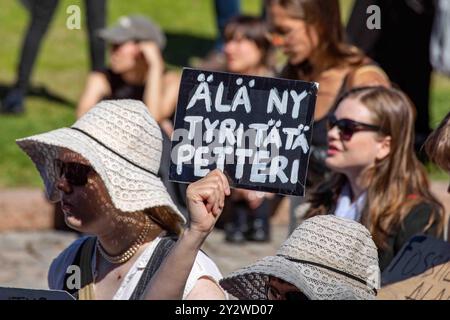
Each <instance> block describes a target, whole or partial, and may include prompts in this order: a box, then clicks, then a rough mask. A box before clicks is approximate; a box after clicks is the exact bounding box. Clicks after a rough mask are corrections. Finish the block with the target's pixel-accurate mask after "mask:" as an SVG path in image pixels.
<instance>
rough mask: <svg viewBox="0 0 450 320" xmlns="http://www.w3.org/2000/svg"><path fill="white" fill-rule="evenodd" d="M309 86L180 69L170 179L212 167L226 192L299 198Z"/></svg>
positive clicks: (310, 106) (186, 178)
mask: <svg viewBox="0 0 450 320" xmlns="http://www.w3.org/2000/svg"><path fill="white" fill-rule="evenodd" d="M317 90H318V85H317V84H316V83H310V82H303V81H295V80H283V79H275V78H264V77H256V76H243V75H237V74H231V73H222V72H209V71H201V70H194V69H184V70H183V75H182V79H181V86H180V92H179V97H178V106H177V113H176V121H175V131H174V134H173V135H172V153H171V160H172V162H171V165H170V174H169V175H170V179H171V180H172V181H176V182H193V181H196V180H198V179H199V178H201V177H204V176H205V175H206V174H208V172H210V171H211V170H214V169H215V168H219V169H220V170H222V171H223V172H224V173H225V174H226V175H227V177H229V178H230V179H231V185H232V186H233V187H238V188H245V189H249V190H258V191H267V192H274V193H281V194H289V195H298V196H302V195H304V191H305V181H306V171H307V166H308V159H309V151H310V142H311V137H312V123H313V115H314V108H315V102H316V95H317Z"/></svg>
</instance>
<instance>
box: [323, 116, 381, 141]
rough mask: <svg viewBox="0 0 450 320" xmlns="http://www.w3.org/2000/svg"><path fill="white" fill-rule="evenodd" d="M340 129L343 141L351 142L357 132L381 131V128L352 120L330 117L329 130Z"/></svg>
mask: <svg viewBox="0 0 450 320" xmlns="http://www.w3.org/2000/svg"><path fill="white" fill-rule="evenodd" d="M335 126H336V127H338V129H339V134H340V136H341V139H342V140H344V141H349V140H350V139H351V138H352V137H353V135H354V134H355V133H356V132H360V131H380V130H381V128H380V127H379V126H375V125H371V124H367V123H362V122H358V121H353V120H350V119H339V120H337V119H336V116H335V115H334V114H333V115H330V116H329V117H328V130H331V129H333V128H334V127H335Z"/></svg>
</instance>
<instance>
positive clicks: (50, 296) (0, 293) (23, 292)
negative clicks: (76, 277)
mask: <svg viewBox="0 0 450 320" xmlns="http://www.w3.org/2000/svg"><path fill="white" fill-rule="evenodd" d="M0 300H75V298H74V297H73V296H72V295H70V294H69V293H68V292H67V291H62V290H40V289H23V288H4V287H0Z"/></svg>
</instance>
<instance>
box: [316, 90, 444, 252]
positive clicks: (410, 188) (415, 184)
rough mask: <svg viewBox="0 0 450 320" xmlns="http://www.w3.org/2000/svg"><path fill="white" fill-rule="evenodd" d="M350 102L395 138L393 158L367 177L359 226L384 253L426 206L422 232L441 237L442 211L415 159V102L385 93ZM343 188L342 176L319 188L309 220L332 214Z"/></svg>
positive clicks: (362, 93)
mask: <svg viewBox="0 0 450 320" xmlns="http://www.w3.org/2000/svg"><path fill="white" fill-rule="evenodd" d="M347 98H351V99H356V100H358V101H359V102H361V104H363V105H364V106H365V107H366V108H367V109H368V110H369V111H370V113H371V114H372V116H373V119H372V120H373V123H374V124H376V125H377V126H379V127H380V128H381V129H380V133H379V134H380V135H385V136H390V137H391V150H390V153H389V155H388V156H387V157H385V158H384V159H382V160H377V161H376V162H375V164H374V166H373V167H372V168H370V169H369V170H368V171H367V172H366V173H365V176H364V177H365V179H367V182H368V185H369V187H368V189H367V201H366V206H365V209H364V210H363V215H362V221H361V222H362V223H363V224H364V225H366V226H367V227H368V229H369V230H370V231H371V233H372V237H373V239H374V241H375V243H376V244H377V246H378V247H379V248H386V246H387V238H388V237H389V236H390V235H391V234H392V233H394V232H396V230H398V228H399V227H400V225H401V223H402V222H403V221H404V219H405V218H406V217H407V215H408V214H409V213H410V212H411V210H412V208H413V207H415V206H416V205H418V204H419V203H423V202H425V203H428V204H430V205H431V207H432V208H433V209H432V213H431V214H430V219H429V221H428V225H427V226H426V227H425V230H423V231H426V230H427V229H428V228H430V227H431V226H432V225H433V224H434V223H436V222H437V223H438V230H439V231H438V232H439V234H441V233H442V232H443V215H444V208H443V206H442V204H441V203H439V201H438V200H437V199H436V198H435V197H434V196H433V195H432V194H431V192H430V190H429V182H428V178H427V175H426V171H425V168H424V167H423V165H422V164H421V163H420V161H419V160H418V159H417V157H416V155H415V153H414V120H415V108H414V107H413V105H412V103H411V101H410V100H409V99H408V97H407V96H406V95H405V94H404V93H402V92H401V91H399V90H396V89H390V88H385V87H365V88H356V89H353V90H351V91H349V92H348V93H346V94H345V95H344V96H343V97H341V99H339V103H340V102H342V101H343V100H344V99H347ZM345 183H347V178H346V177H345V176H344V175H342V174H335V175H334V176H333V177H332V178H331V180H330V181H328V182H326V183H325V184H323V185H321V186H319V187H318V189H317V190H316V192H314V193H313V194H312V196H311V209H310V210H309V212H308V213H307V216H308V217H309V216H313V215H317V214H327V213H329V211H330V210H331V208H332V207H333V206H335V205H336V201H337V198H338V196H339V193H340V192H341V190H342V187H343V185H344V184H345Z"/></svg>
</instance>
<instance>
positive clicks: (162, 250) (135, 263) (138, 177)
mask: <svg viewBox="0 0 450 320" xmlns="http://www.w3.org/2000/svg"><path fill="white" fill-rule="evenodd" d="M161 141H162V137H161V131H160V129H159V127H158V125H157V123H156V121H155V120H154V119H153V118H152V117H151V115H150V113H149V112H148V109H147V108H146V106H145V105H144V104H143V103H142V102H139V101H135V100H120V101H114V100H110V101H103V102H100V103H99V104H98V105H96V106H95V107H94V108H92V109H91V110H90V111H89V112H88V113H86V114H85V115H84V116H83V117H82V118H80V119H79V120H78V121H77V122H75V124H73V125H72V126H71V127H70V128H62V129H57V130H54V131H50V132H47V133H44V134H39V135H35V136H31V137H28V138H24V139H20V140H18V141H17V143H18V145H19V146H20V147H21V148H22V149H23V150H24V151H25V152H26V153H27V154H28V155H29V157H30V158H31V159H32V160H33V162H34V163H35V165H36V167H37V169H38V170H39V173H40V174H41V177H42V179H43V181H44V184H45V187H46V192H47V195H48V197H49V199H50V200H53V201H61V203H62V209H63V212H64V214H65V221H66V223H67V224H68V226H69V227H71V228H72V229H75V230H77V231H80V232H83V233H86V234H92V235H93V236H86V237H82V238H80V239H78V240H76V241H75V242H74V243H72V244H71V245H70V246H69V247H68V248H66V249H65V250H64V251H63V252H62V253H61V254H60V255H59V256H58V257H57V258H56V259H55V260H54V261H53V263H52V265H51V267H50V270H49V274H48V280H49V287H50V288H51V289H60V290H61V289H64V290H67V291H69V292H70V293H72V294H74V295H75V296H78V298H79V299H140V298H141V297H142V294H143V292H144V290H145V289H146V287H147V284H148V282H149V281H150V279H151V277H152V275H153V274H154V273H155V271H156V270H157V268H158V267H159V264H160V263H161V261H162V260H163V258H164V257H165V256H166V254H167V253H168V252H169V250H170V248H171V247H172V246H173V245H174V243H175V241H174V240H173V238H171V236H173V235H181V237H182V238H183V239H184V240H185V241H187V242H188V243H192V242H191V241H190V240H189V239H191V238H192V235H195V234H196V228H197V227H198V225H200V226H201V223H200V224H195V223H194V224H193V225H191V226H190V227H189V228H187V229H186V230H185V231H184V232H183V229H182V225H183V224H184V222H185V219H184V217H183V215H181V213H180V212H179V211H178V209H177V208H176V206H175V205H174V204H173V202H172V200H171V198H170V196H169V195H168V193H167V191H166V189H165V187H164V186H163V184H162V182H161V180H160V178H159V177H158V176H157V173H158V169H159V165H160V157H161V143H162V142H161ZM211 181H213V183H212V182H211ZM191 187H192V188H191V191H190V192H188V197H189V199H188V202H189V208H190V210H192V211H194V215H197V216H198V215H200V216H201V215H207V214H208V213H211V212H212V213H213V216H217V215H218V214H220V212H221V210H222V208H223V198H224V196H223V194H224V192H223V190H228V184H227V181H226V179H225V178H224V176H223V174H222V173H220V172H219V171H218V170H216V171H213V172H212V173H210V175H208V176H207V177H205V178H204V179H202V180H200V181H198V182H196V183H194V184H192V185H191ZM192 189H193V190H192ZM219 190H220V191H221V192H218V191H219ZM227 192H229V190H228V191H227ZM199 199H200V200H201V201H199ZM208 217H209V218H211V215H209V216H208ZM208 217H206V218H204V220H206V219H207V218H208ZM206 221H207V220H206ZM192 263H193V267H192V269H189V270H190V273H188V276H187V281H186V282H185V283H184V285H183V287H184V291H183V295H182V297H183V298H184V299H203V298H224V297H225V296H224V292H223V291H222V290H221V289H220V286H219V285H218V281H219V279H220V278H221V274H220V272H219V270H218V269H217V267H216V265H215V264H214V262H213V261H211V260H210V259H209V258H208V257H207V256H206V255H205V254H203V253H202V252H199V253H198V254H197V255H196V256H194V258H193V260H192Z"/></svg>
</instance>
